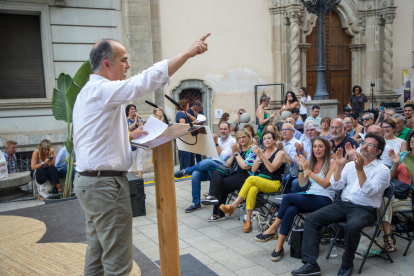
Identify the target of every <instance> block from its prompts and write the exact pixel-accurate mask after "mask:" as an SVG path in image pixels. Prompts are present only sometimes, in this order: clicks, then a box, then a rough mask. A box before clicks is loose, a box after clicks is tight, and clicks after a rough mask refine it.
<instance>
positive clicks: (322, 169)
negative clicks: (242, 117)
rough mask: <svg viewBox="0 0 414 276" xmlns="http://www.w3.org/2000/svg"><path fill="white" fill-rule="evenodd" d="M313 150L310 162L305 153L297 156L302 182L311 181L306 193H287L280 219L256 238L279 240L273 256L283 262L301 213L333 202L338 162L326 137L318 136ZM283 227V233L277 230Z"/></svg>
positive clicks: (302, 185) (304, 183) (260, 239)
mask: <svg viewBox="0 0 414 276" xmlns="http://www.w3.org/2000/svg"><path fill="white" fill-rule="evenodd" d="M312 144H313V145H312V153H311V154H310V155H311V158H310V161H309V162H308V161H307V160H306V158H305V157H304V156H303V155H296V157H295V158H296V163H297V164H298V165H299V177H298V179H299V184H300V185H301V187H304V186H305V185H307V183H308V181H309V182H310V183H311V185H310V188H309V190H307V192H306V193H305V194H286V195H285V196H283V199H282V203H281V205H280V208H279V211H278V213H277V217H276V220H275V221H274V222H273V224H272V225H271V226H270V227H269V228H268V229H267V230H266V231H265V232H263V233H262V234H259V235H257V236H256V237H255V240H256V241H258V242H267V241H269V240H276V239H278V241H277V245H276V248H275V249H274V250H273V253H272V254H271V257H270V259H271V260H272V261H274V262H277V261H279V260H280V259H281V258H282V256H283V254H284V251H283V243H284V242H285V240H286V236H287V235H288V234H289V231H290V229H291V227H292V224H293V220H294V218H295V217H296V215H297V214H299V213H302V212H314V211H316V210H318V209H320V208H322V207H325V206H327V205H329V204H331V203H332V201H333V199H334V197H335V191H334V190H333V189H332V188H331V187H330V185H331V183H330V179H331V176H332V174H333V172H334V170H335V168H336V161H334V160H331V149H330V146H329V141H328V140H327V139H326V138H323V137H316V138H315V139H314V140H313V143H312ZM279 227H280V231H279V236H277V229H278V228H279Z"/></svg>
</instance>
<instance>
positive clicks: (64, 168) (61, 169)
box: [55, 146, 76, 185]
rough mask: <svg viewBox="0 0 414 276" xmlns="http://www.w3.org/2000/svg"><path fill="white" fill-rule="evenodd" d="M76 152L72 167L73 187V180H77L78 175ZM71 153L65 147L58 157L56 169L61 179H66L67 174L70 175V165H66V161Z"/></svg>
mask: <svg viewBox="0 0 414 276" xmlns="http://www.w3.org/2000/svg"><path fill="white" fill-rule="evenodd" d="M74 153H75V151H73V152H72V162H73V163H74V165H73V167H72V185H73V180H74V179H75V174H76V163H75V159H74V158H75V156H74ZM68 155H69V152H68V151H67V149H66V147H65V146H63V148H61V149H60V151H59V152H58V154H57V156H56V164H55V167H56V169H57V171H58V176H59V178H66V174H67V173H68V164H67V163H66V161H65V159H67V158H68Z"/></svg>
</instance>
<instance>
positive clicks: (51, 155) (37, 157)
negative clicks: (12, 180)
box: [30, 139, 62, 200]
mask: <svg viewBox="0 0 414 276" xmlns="http://www.w3.org/2000/svg"><path fill="white" fill-rule="evenodd" d="M55 161H56V152H55V150H54V149H53V147H52V143H50V141H49V140H47V139H45V140H42V141H40V142H39V144H38V145H37V148H36V149H35V150H34V151H33V153H32V160H31V171H30V176H31V177H32V178H34V179H36V182H37V183H38V184H39V185H42V184H44V183H46V181H48V180H49V181H50V183H51V184H52V185H55V187H56V189H54V191H53V192H54V193H56V192H62V188H61V187H60V183H59V176H58V171H57V169H56V167H55ZM37 197H38V199H39V200H44V198H41V196H40V195H39V194H38V195H37Z"/></svg>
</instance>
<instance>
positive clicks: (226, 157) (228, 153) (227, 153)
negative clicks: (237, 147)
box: [220, 146, 233, 161]
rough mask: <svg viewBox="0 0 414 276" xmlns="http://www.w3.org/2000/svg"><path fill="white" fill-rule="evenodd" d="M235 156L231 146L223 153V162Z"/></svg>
mask: <svg viewBox="0 0 414 276" xmlns="http://www.w3.org/2000/svg"><path fill="white" fill-rule="evenodd" d="M232 155H233V150H232V149H231V147H230V146H228V147H227V148H226V149H225V150H222V151H221V154H220V159H221V160H223V161H227V159H229V158H230V157H231V156H232Z"/></svg>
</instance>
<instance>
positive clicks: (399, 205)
mask: <svg viewBox="0 0 414 276" xmlns="http://www.w3.org/2000/svg"><path fill="white" fill-rule="evenodd" d="M407 153H411V154H413V153H414V135H413V134H412V135H411V136H410V143H409V145H408V151H405V152H401V153H395V152H394V150H390V152H389V156H390V158H391V160H392V162H393V167H392V169H391V179H397V180H398V181H401V182H404V183H405V184H407V185H411V177H410V175H409V174H408V171H407V168H406V166H405V164H404V163H403V161H404V158H405V157H406V156H407ZM386 201H388V198H383V202H382V205H381V208H380V209H379V214H382V212H383V211H384V209H383V208H384V205H385V204H386ZM411 208H412V202H411V197H410V195H409V194H407V198H406V199H399V198H396V197H393V199H392V200H391V203H390V205H389V206H388V209H387V211H386V213H385V216H384V219H383V221H382V230H383V231H384V236H383V238H384V243H385V250H386V251H387V252H388V253H392V252H396V251H397V248H395V238H394V236H393V235H392V233H391V220H392V216H393V212H397V211H404V210H411ZM411 220H412V217H411ZM404 228H406V230H410V231H414V220H412V221H411V222H410V221H408V222H407V224H406V225H404Z"/></svg>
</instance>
